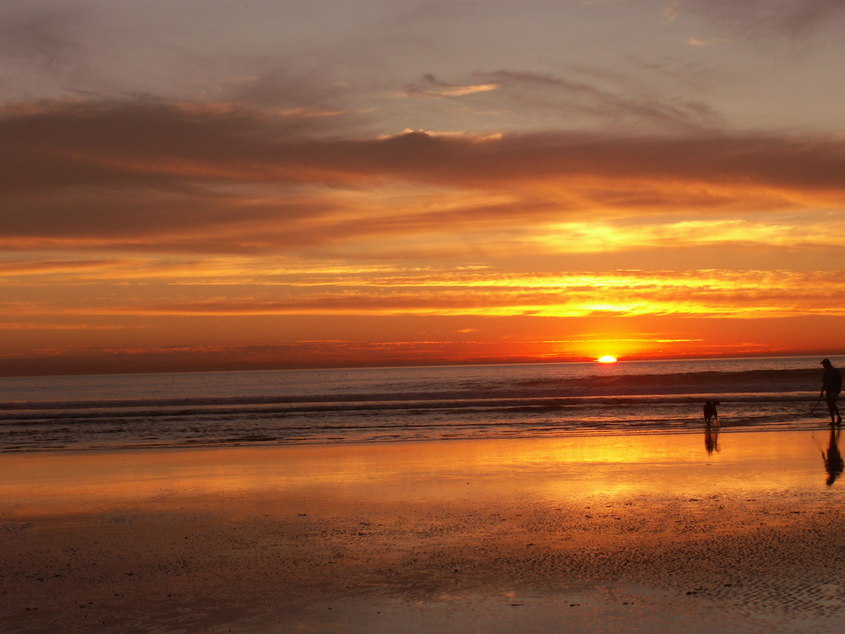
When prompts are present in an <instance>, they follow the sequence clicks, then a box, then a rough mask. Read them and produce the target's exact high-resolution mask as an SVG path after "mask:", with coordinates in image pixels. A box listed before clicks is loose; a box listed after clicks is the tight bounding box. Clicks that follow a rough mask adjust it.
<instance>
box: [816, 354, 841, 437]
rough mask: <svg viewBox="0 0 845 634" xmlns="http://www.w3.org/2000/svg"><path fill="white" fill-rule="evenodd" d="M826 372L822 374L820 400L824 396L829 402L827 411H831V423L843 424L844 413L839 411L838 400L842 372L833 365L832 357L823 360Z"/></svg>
mask: <svg viewBox="0 0 845 634" xmlns="http://www.w3.org/2000/svg"><path fill="white" fill-rule="evenodd" d="M822 365H823V366H824V374H823V375H822V391H821V392H820V393H819V400H821V399H822V398H824V400H825V401H826V402H827V411H828V412H830V424H831V425H833V424H834V423H836V424H837V425H841V424H842V414H840V413H839V406H838V405H837V404H836V400H837V399H838V398H839V393H840V392H841V391H842V373H841V372H840V371H839V370H837V369H836V368H834V367H833V364H832V363H831V362H830V359H825V360H823V361H822Z"/></svg>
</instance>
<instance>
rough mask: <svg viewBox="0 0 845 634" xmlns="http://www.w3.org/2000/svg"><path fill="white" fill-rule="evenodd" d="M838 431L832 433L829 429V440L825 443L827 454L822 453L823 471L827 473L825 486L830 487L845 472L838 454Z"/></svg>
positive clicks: (844, 464) (843, 462) (844, 463)
mask: <svg viewBox="0 0 845 634" xmlns="http://www.w3.org/2000/svg"><path fill="white" fill-rule="evenodd" d="M839 433H840V432H839V430H838V429H837V430H836V431H835V432H834V431H833V427H831V428H830V440H829V441H828V443H827V454H825V452H824V451H822V460H824V470H825V471H827V482H826V484H827V486H831V485H832V484H833V483H834V482H836V478H838V477H839V476H840V474H841V473H842V471H843V470H845V461H843V460H842V454H841V453H839Z"/></svg>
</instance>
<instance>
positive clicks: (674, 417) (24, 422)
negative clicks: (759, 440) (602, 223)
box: [0, 357, 842, 452]
mask: <svg viewBox="0 0 845 634" xmlns="http://www.w3.org/2000/svg"><path fill="white" fill-rule="evenodd" d="M819 361H820V359H819V358H817V357H780V358H747V359H707V360H683V361H680V360H679V361H628V362H625V361H622V362H620V363H617V364H614V365H603V364H598V363H560V364H529V365H484V366H443V367H412V368H376V369H373V368H356V369H331V370H283V371H264V372H201V373H181V374H131V375H96V376H94V375H92V376H65V377H10V378H0V452H23V451H90V450H115V449H121V450H122V449H131V448H174V447H212V446H243V445H290V444H314V443H323V444H327V443H352V442H354V443H362V442H364V443H366V442H388V441H412V440H413V441H415V440H446V439H469V438H505V437H539V436H567V435H570V436H571V435H601V434H622V433H624V434H630V433H682V432H700V431H701V430H702V427H703V418H702V405H703V403H704V401H705V400H708V399H717V400H719V401H720V402H721V405H720V407H719V413H720V416H721V422H722V430H723V431H728V430H730V429H738V428H747V429H759V430H773V429H784V430H793V429H795V430H797V429H815V428H820V427H822V426H823V425H825V424H826V422H827V420H828V419H827V409H826V407H825V405H824V403H822V404H820V405H819V406H818V407H817V409H816V411H815V414H814V415H812V416H811V414H810V411H811V409H812V407H813V405H814V404H815V403H816V401H817V399H818V393H819V389H820V385H821V366H820V365H819ZM832 361H833V362H834V364H835V365H837V367H841V366H842V364H841V363H839V362H838V361H839V360H838V359H836V358H832Z"/></svg>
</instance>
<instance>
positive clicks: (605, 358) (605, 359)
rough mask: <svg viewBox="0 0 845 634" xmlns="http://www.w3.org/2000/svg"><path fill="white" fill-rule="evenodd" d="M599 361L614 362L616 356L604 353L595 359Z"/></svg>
mask: <svg viewBox="0 0 845 634" xmlns="http://www.w3.org/2000/svg"><path fill="white" fill-rule="evenodd" d="M596 361H598V362H599V363H616V361H617V359H616V357H611V356H610V355H609V354H606V355H604V356H603V357H599V358H598V359H596Z"/></svg>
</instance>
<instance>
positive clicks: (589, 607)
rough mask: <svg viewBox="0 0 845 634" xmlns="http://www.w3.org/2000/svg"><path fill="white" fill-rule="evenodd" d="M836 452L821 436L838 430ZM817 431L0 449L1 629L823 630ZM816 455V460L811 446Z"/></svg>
mask: <svg viewBox="0 0 845 634" xmlns="http://www.w3.org/2000/svg"><path fill="white" fill-rule="evenodd" d="M833 440H834V441H836V440H837V439H836V438H833ZM830 442H831V435H830V434H829V432H828V428H827V427H826V426H825V425H819V427H818V429H816V430H813V431H779V432H771V431H744V432H736V431H734V432H724V431H723V432H722V433H721V434H719V435H718V437H717V438H715V439H714V437H713V434H708V435H705V434H704V433H703V425H702V432H701V433H678V434H653V433H649V434H639V435H637V434H628V435H616V436H611V437H606V436H605V437H602V436H584V437H566V438H540V439H530V438H519V439H495V440H456V441H437V442H400V443H383V444H378V443H373V444H348V445H325V446H286V447H266V446H262V447H226V448H220V449H194V450H184V449H179V450H136V451H111V452H110V451H99V452H64V453H61V452H60V453H48V452H44V453H31V454H25V453H22V454H3V455H0V464H1V465H2V469H3V473H4V474H6V475H5V477H4V481H3V483H2V484H0V494H1V495H0V500H2V502H0V530H2V533H3V536H4V548H3V549H2V554H1V555H0V580H2V595H0V622H2V623H3V631H7V632H41V631H43V632H55V631H62V632H105V631H122V632H149V631H157V632H230V631H231V632H395V631H403V632H432V631H437V632H514V631H532V632H581V631H583V632H588V631H589V632H626V631H630V632H634V631H664V632H671V631H681V630H684V631H692V632H709V631H725V630H728V631H733V632H759V631H777V632H792V631H795V632H797V631H831V632H832V631H840V630H841V628H842V625H843V623H845V573H843V563H845V534H843V531H842V525H843V523H842V521H843V513H842V485H843V484H845V481H842V482H840V481H834V482H832V483H831V484H829V483H828V482H829V480H830V475H829V473H828V468H829V465H826V464H825V461H824V460H823V457H824V456H826V455H827V451H828V449H829V447H830ZM823 452H824V453H823Z"/></svg>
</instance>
